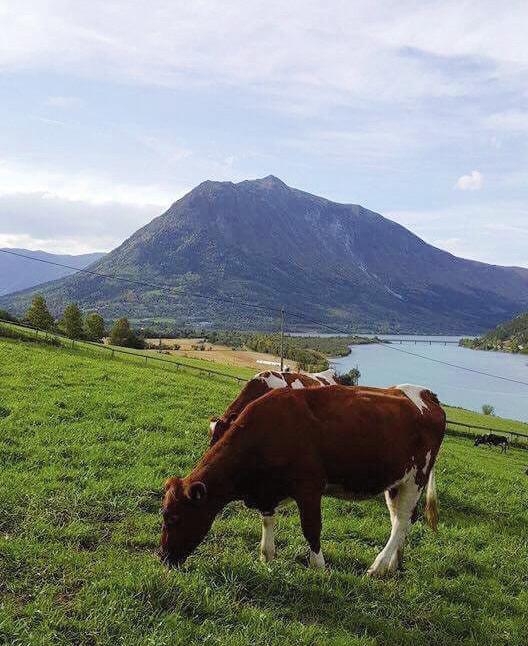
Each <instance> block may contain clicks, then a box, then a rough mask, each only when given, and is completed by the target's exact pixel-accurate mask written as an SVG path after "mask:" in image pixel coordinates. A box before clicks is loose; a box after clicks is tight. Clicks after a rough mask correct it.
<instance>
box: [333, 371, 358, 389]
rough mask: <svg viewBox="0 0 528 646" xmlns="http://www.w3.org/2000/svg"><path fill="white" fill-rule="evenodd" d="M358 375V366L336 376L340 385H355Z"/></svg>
mask: <svg viewBox="0 0 528 646" xmlns="http://www.w3.org/2000/svg"><path fill="white" fill-rule="evenodd" d="M360 377H361V373H360V372H359V370H358V368H352V370H349V371H348V372H345V373H344V374H342V375H339V377H337V381H338V383H340V384H341V385H342V386H357V385H358V383H359V379H360Z"/></svg>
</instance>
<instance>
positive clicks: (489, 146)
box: [0, 0, 528, 267]
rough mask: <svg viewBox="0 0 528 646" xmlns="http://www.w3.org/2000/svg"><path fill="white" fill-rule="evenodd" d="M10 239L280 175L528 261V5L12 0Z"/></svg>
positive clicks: (1, 187)
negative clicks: (221, 184)
mask: <svg viewBox="0 0 528 646" xmlns="http://www.w3.org/2000/svg"><path fill="white" fill-rule="evenodd" d="M0 27H1V29H2V33H3V35H4V36H5V37H4V38H3V39H2V42H1V43H0V66H1V67H0V69H1V74H2V83H1V85H0V118H1V121H0V123H1V147H0V246H21V247H28V248H33V249H36V248H41V249H45V250H47V251H58V252H64V253H66V252H71V253H79V252H85V251H96V250H97V251H99V250H109V249H111V248H113V247H114V246H116V245H117V244H119V243H120V242H121V241H122V240H123V239H124V238H125V237H127V236H128V235H130V234H131V233H132V232H133V231H134V230H136V229H137V228H138V227H139V226H141V225H143V224H145V223H146V222H148V221H149V220H150V219H151V218H152V217H154V216H155V215H158V214H159V213H161V212H162V211H163V210H165V208H166V207H168V206H169V205H170V204H171V202H173V201H175V200H176V199H178V198H179V197H181V196H182V195H183V194H184V193H185V192H187V191H188V190H190V189H191V188H193V187H194V186H195V185H196V184H198V183H200V182H201V181H203V180H205V179H218V180H231V181H240V180H242V179H246V178H255V177H262V176H265V175H268V174H274V175H277V176H278V177H280V178H281V179H283V180H284V181H285V182H286V183H288V184H290V185H291V186H295V187H298V188H302V189H304V190H307V191H309V192H312V193H316V194H319V195H323V196H325V197H328V198H330V199H333V200H336V201H340V202H350V203H359V204H362V205H364V206H366V207H368V208H370V209H372V210H375V211H378V212H380V213H382V214H384V215H386V216H387V217H390V218H392V219H394V220H397V221H398V222H400V223H402V224H404V225H405V226H407V227H409V228H410V229H411V230H412V231H414V232H415V233H417V234H418V235H420V236H421V237H423V238H424V239H425V240H427V241H428V242H430V243H432V244H435V245H437V246H439V247H441V248H443V249H447V250H448V251H451V252H452V253H455V254H458V255H462V256H465V257H468V258H474V259H476V260H483V261H487V262H494V263H500V264H515V265H521V266H525V267H528V201H527V198H528V44H527V43H528V39H526V31H527V29H528V5H527V4H526V3H522V2H506V3H496V2H485V1H484V2H483V1H480V2H461V1H458V2H449V1H444V2H407V1H400V2H389V1H386V2H385V1H383V2H381V1H380V2H376V1H372V2H354V1H350V2H345V1H334V2H330V3H328V2H322V1H321V2H319V1H311V0H303V1H297V0H291V1H290V2H288V3H284V2H275V1H273V0H268V1H267V2H260V1H257V0H254V1H253V2H242V1H239V0H233V1H229V0H227V1H225V2H208V1H206V0H202V1H200V0H197V1H194V2H179V1H171V2H166V1H164V0H158V1H157V2H156V1H154V2H152V3H144V2H140V1H134V0H127V1H126V2H125V1H119V0H118V1H114V2H112V1H107V2H99V1H92V2H90V3H87V2H76V1H72V0H70V1H68V2H66V1H57V0H56V1H54V0H47V1H45V2H44V1H43V2H40V1H38V0H33V1H24V0H19V1H18V2H16V3H6V4H4V5H3V6H0Z"/></svg>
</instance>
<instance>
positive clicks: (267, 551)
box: [260, 516, 275, 563]
mask: <svg viewBox="0 0 528 646" xmlns="http://www.w3.org/2000/svg"><path fill="white" fill-rule="evenodd" d="M274 530H275V516H262V539H261V541H260V560H261V561H263V562H264V563H268V562H269V561H273V559H274V558H275V531H274Z"/></svg>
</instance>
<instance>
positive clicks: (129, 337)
mask: <svg viewBox="0 0 528 646" xmlns="http://www.w3.org/2000/svg"><path fill="white" fill-rule="evenodd" d="M110 345H121V346H124V347H127V348H143V347H144V346H145V342H144V341H143V339H140V338H139V337H138V336H137V334H135V333H134V332H133V330H132V329H131V327H130V323H129V322H128V319H127V318H122V319H118V320H117V321H116V322H115V323H114V326H113V328H112V330H111V332H110Z"/></svg>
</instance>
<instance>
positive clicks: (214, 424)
mask: <svg viewBox="0 0 528 646" xmlns="http://www.w3.org/2000/svg"><path fill="white" fill-rule="evenodd" d="M209 428H210V429H211V435H212V434H213V433H214V432H215V428H216V422H209Z"/></svg>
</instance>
